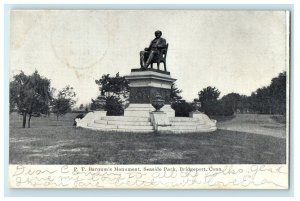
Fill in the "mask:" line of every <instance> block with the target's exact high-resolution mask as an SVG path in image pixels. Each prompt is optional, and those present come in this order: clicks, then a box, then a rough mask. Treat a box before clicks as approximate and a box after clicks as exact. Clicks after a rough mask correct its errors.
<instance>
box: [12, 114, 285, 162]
mask: <svg viewBox="0 0 300 201" xmlns="http://www.w3.org/2000/svg"><path fill="white" fill-rule="evenodd" d="M76 115H77V114H67V115H66V116H64V117H61V118H60V119H59V120H58V121H56V118H55V117H54V116H50V118H48V117H39V118H32V120H31V122H32V123H31V128H21V126H22V123H21V122H22V117H21V116H19V115H17V114H15V113H13V114H11V115H10V132H9V135H10V136H9V161H10V164H262V163H263V164H279V163H285V161H286V138H283V137H274V136H270V135H262V134H254V133H251V132H241V131H240V130H239V131H232V130H226V129H224V125H226V122H229V121H232V119H230V118H228V119H226V120H224V122H225V123H224V122H221V123H222V125H223V127H222V126H221V127H222V129H218V130H217V131H215V132H210V133H194V134H177V135H171V134H165V135H155V134H133V133H108V132H100V131H92V130H88V129H81V128H75V127H73V126H72V125H73V118H74V117H75V116H76ZM246 118H248V117H246ZM258 124H259V123H258ZM230 126H232V125H231V124H230ZM239 129H240V128H239ZM268 129H269V128H268ZM271 129H272V128H271ZM273 129H274V130H276V129H277V128H276V127H274V128H273Z"/></svg>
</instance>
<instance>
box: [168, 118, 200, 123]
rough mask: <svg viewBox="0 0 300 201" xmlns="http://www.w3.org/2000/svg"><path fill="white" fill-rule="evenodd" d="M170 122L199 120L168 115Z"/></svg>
mask: <svg viewBox="0 0 300 201" xmlns="http://www.w3.org/2000/svg"><path fill="white" fill-rule="evenodd" d="M170 122H199V120H198V119H195V118H192V117H170Z"/></svg>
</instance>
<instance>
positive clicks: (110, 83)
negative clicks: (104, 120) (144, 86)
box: [91, 73, 129, 115]
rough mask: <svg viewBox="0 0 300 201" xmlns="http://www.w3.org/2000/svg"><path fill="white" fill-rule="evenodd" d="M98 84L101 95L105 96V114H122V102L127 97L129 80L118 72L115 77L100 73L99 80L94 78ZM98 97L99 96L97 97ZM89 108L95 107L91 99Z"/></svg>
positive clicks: (93, 108)
mask: <svg viewBox="0 0 300 201" xmlns="http://www.w3.org/2000/svg"><path fill="white" fill-rule="evenodd" d="M95 82H96V84H97V85H98V86H99V90H100V93H101V95H104V96H105V97H106V105H105V109H106V111H107V115H122V114H123V113H124V107H125V106H124V102H125V100H126V99H127V98H128V97H129V82H128V81H127V80H126V79H125V77H124V76H120V75H119V73H117V74H116V76H115V77H110V74H106V75H102V77H101V78H100V79H99V80H95ZM98 98H99V97H98ZM91 109H92V110H95V109H97V106H96V105H95V104H94V100H93V99H92V104H91Z"/></svg>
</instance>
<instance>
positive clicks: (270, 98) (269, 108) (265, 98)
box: [248, 72, 286, 114]
mask: <svg viewBox="0 0 300 201" xmlns="http://www.w3.org/2000/svg"><path fill="white" fill-rule="evenodd" d="M248 100H249V105H250V109H251V110H252V111H254V112H257V113H260V114H285V113H286V72H282V73H280V74H279V75H278V76H277V77H275V78H273V79H272V81H271V84H270V85H269V86H267V87H262V88H259V89H257V90H256V91H255V92H253V93H252V94H251V96H250V97H249V98H248Z"/></svg>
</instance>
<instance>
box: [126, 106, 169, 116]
mask: <svg viewBox="0 0 300 201" xmlns="http://www.w3.org/2000/svg"><path fill="white" fill-rule="evenodd" d="M153 111H155V109H154V107H153V106H152V105H151V104H130V105H129V106H128V107H127V108H126V109H125V111H124V116H125V117H150V112H153ZM161 111H163V112H165V113H166V114H167V116H168V117H175V111H174V110H173V109H172V108H171V105H165V106H164V107H163V108H162V109H161Z"/></svg>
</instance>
